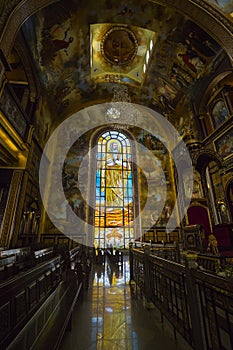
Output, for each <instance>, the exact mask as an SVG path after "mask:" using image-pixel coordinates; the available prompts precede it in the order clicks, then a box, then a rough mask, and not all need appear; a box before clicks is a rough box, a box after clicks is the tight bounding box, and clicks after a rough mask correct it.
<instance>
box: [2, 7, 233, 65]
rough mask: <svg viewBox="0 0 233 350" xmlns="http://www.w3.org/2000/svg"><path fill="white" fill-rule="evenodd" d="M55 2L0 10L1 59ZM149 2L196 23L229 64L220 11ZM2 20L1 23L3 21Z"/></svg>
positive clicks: (230, 25)
mask: <svg viewBox="0 0 233 350" xmlns="http://www.w3.org/2000/svg"><path fill="white" fill-rule="evenodd" d="M58 1H59V0H23V1H17V0H12V1H11V2H10V4H9V5H8V6H3V7H2V8H1V12H2V13H1V17H2V21H1V22H0V31H1V32H2V35H1V37H0V49H1V50H2V52H3V54H4V56H5V57H8V55H9V54H10V52H11V49H12V45H13V43H14V39H15V36H16V34H17V32H18V30H19V28H20V26H21V25H22V24H23V23H24V21H25V20H26V19H27V18H28V17H30V16H32V15H33V14H34V13H36V12H37V11H39V10H40V9H41V8H43V7H46V6H49V5H51V4H52V3H55V2H58ZM148 1H150V2H152V3H155V4H159V5H162V6H168V7H170V8H174V9H175V10H177V11H178V12H179V13H181V14H183V15H186V16H187V17H188V18H190V19H191V20H193V21H194V22H195V23H197V24H198V25H199V26H200V27H201V28H202V29H204V30H206V31H207V32H208V34H210V35H211V36H212V37H213V38H214V39H215V40H216V41H217V42H218V43H219V44H220V45H221V47H223V48H224V49H225V51H226V52H227V54H228V55H229V57H230V59H231V61H232V62H233V45H232V33H233V22H232V21H230V19H229V20H228V19H227V17H226V16H224V15H223V14H221V12H220V11H218V10H216V9H214V8H213V7H212V6H211V5H209V4H208V3H207V2H206V1H203V0H176V1H174V0H158V1H157V0H148ZM4 19H5V20H4Z"/></svg>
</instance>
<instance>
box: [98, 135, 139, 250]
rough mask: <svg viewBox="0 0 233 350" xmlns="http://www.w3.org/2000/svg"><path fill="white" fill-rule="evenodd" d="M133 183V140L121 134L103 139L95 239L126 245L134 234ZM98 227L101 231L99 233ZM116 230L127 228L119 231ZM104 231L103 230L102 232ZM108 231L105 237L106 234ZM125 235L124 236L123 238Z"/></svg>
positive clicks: (103, 137)
mask: <svg viewBox="0 0 233 350" xmlns="http://www.w3.org/2000/svg"><path fill="white" fill-rule="evenodd" d="M132 221H133V181H132V170H131V147H130V143H129V140H128V139H127V138H126V137H125V136H124V135H123V134H121V133H119V132H107V133H105V134H104V135H102V137H100V138H99V142H98V153H97V172H96V211H95V232H96V234H95V238H97V237H96V236H98V237H99V239H100V238H101V240H102V243H103V240H104V241H105V243H109V244H110V242H111V241H113V242H114V243H115V242H116V241H118V243H119V244H120V245H125V238H126V237H125V232H126V231H127V235H126V236H127V242H128V241H129V239H130V238H131V236H132V234H133V230H132V229H129V228H130V227H131V226H132ZM97 227H98V229H97ZM116 227H119V228H120V227H122V228H126V227H127V230H125V229H123V230H122V229H121V230H117V229H116ZM100 228H102V229H100ZM103 230H104V235H103V232H102V231H103ZM122 233H123V234H122Z"/></svg>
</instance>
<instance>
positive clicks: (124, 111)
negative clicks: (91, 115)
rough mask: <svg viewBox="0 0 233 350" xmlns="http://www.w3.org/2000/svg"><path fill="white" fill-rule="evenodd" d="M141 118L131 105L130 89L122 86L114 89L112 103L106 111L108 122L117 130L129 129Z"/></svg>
mask: <svg viewBox="0 0 233 350" xmlns="http://www.w3.org/2000/svg"><path fill="white" fill-rule="evenodd" d="M139 116H140V113H139V111H138V110H137V109H136V108H135V107H134V106H133V105H132V103H131V98H130V96H129V93H128V88H127V87H126V86H125V85H120V84H119V85H117V86H116V87H114V88H113V98H112V101H111V102H110V103H109V104H108V107H107V110H106V115H105V118H106V121H107V122H108V123H109V124H112V127H114V128H115V129H121V128H123V129H128V128H129V127H130V124H132V122H133V121H134V123H135V121H136V120H137V118H138V117H139Z"/></svg>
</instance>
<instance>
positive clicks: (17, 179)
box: [0, 170, 23, 247]
mask: <svg viewBox="0 0 233 350" xmlns="http://www.w3.org/2000/svg"><path fill="white" fill-rule="evenodd" d="M22 176H23V171H20V170H15V171H14V172H13V176H12V180H11V185H10V191H9V194H8V199H7V204H6V209H5V213H4V217H3V221H2V227H1V237H0V245H1V246H2V247H9V244H10V238H11V237H10V236H11V232H12V230H13V221H14V216H15V215H16V208H17V203H18V197H19V191H20V184H21V181H22Z"/></svg>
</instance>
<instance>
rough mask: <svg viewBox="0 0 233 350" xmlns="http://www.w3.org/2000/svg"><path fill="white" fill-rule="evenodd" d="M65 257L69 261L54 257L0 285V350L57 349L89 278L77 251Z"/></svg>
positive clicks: (68, 252) (82, 256)
mask: <svg viewBox="0 0 233 350" xmlns="http://www.w3.org/2000/svg"><path fill="white" fill-rule="evenodd" d="M65 255H66V256H67V257H69V259H65V258H64V256H61V255H60V256H57V257H54V258H52V259H49V260H48V261H46V262H42V263H40V264H37V265H36V266H34V267H33V268H31V269H29V270H28V271H25V272H21V273H20V274H19V275H17V276H15V277H14V278H12V279H11V280H10V281H9V282H8V283H6V282H4V284H3V285H1V284H0V339H1V340H0V349H8V350H18V349H22V350H27V349H33V350H41V349H47V348H48V349H49V350H53V349H54V350H55V349H58V348H59V345H60V343H61V340H62V337H63V335H64V332H65V331H66V330H68V329H71V323H72V313H73V309H74V307H75V304H76V302H77V301H78V300H79V299H80V300H81V298H82V295H83V290H84V289H85V287H87V284H86V278H87V277H89V274H86V270H85V269H86V266H87V265H88V264H85V261H84V259H85V255H80V252H79V249H73V250H71V251H67V252H66V254H65ZM73 264H74V265H73ZM72 266H73V267H74V268H71V267H72ZM78 270H79V272H78ZM80 273H81V274H80ZM7 291H8V292H7ZM11 304H12V305H11ZM15 308H16V309H15ZM7 313H9V314H7ZM10 313H12V314H10ZM3 315H5V317H3ZM7 320H12V322H13V323H12V324H9V325H8V323H7V322H8V321H7ZM2 330H3V331H2ZM2 332H4V334H3V333H2Z"/></svg>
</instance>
